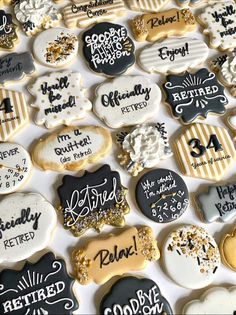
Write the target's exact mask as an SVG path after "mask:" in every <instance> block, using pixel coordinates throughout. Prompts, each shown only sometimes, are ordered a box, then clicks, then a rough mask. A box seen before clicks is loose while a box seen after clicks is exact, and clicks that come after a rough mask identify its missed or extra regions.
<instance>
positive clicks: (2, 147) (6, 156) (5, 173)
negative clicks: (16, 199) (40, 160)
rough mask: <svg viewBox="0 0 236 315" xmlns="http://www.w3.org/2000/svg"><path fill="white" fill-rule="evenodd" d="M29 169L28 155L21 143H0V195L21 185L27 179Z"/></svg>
mask: <svg viewBox="0 0 236 315" xmlns="http://www.w3.org/2000/svg"><path fill="white" fill-rule="evenodd" d="M31 169H32V163H31V159H30V155H29V153H28V152H27V151H26V150H25V149H24V148H23V147H22V146H21V145H19V144H16V143H10V142H4V143H0V195H4V194H9V193H12V192H14V191H16V190H17V189H19V188H20V187H22V186H23V185H24V184H25V183H26V182H27V181H28V179H29V177H30V174H31Z"/></svg>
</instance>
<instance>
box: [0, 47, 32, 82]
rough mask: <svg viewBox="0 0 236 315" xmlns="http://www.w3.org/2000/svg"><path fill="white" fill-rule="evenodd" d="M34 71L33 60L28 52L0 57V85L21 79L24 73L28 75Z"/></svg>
mask: <svg viewBox="0 0 236 315" xmlns="http://www.w3.org/2000/svg"><path fill="white" fill-rule="evenodd" d="M34 71H35V67H34V60H33V57H32V55H31V54H30V53H29V52H25V53H22V54H18V53H12V54H8V55H5V56H3V57H0V86H1V85H4V83H6V82H7V83H10V82H11V81H19V80H22V79H23V78H24V77H25V75H30V74H32V73H33V72H34Z"/></svg>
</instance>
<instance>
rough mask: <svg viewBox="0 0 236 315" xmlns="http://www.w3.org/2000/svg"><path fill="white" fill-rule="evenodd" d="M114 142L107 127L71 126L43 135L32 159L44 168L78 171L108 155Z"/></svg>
mask: <svg viewBox="0 0 236 315" xmlns="http://www.w3.org/2000/svg"><path fill="white" fill-rule="evenodd" d="M111 146H112V140H111V135H110V132H109V131H108V130H106V129H105V128H102V127H96V126H80V127H75V126H71V127H66V128H64V129H62V130H61V131H60V132H55V133H53V134H50V135H49V136H48V137H46V138H45V139H44V140H43V139H40V140H39V142H38V143H37V144H36V145H35V147H34V149H33V152H32V160H33V162H34V163H35V164H36V165H37V166H38V167H39V168H41V169H43V170H52V171H64V170H69V171H78V170H81V169H83V168H85V167H86V165H87V164H88V163H95V162H96V161H98V160H99V159H100V158H102V157H104V156H105V155H106V154H107V153H108V152H109V151H110V149H111Z"/></svg>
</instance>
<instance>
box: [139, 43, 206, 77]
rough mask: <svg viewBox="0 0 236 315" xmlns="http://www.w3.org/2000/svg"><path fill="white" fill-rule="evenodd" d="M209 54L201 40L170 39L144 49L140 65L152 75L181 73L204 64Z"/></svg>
mask: <svg viewBox="0 0 236 315" xmlns="http://www.w3.org/2000/svg"><path fill="white" fill-rule="evenodd" d="M208 52H209V49H208V47H207V45H206V44H205V43H204V42H203V41H201V40H199V39H196V38H195V39H194V38H193V39H191V38H187V37H183V38H179V37H177V38H168V39H165V40H164V41H162V42H161V43H159V42H158V43H154V44H152V45H150V46H147V47H144V48H143V49H142V51H141V53H140V54H139V64H140V66H141V68H142V69H144V70H145V71H147V72H151V73H152V72H158V73H180V72H183V71H186V70H188V69H192V68H195V67H196V66H198V65H199V64H202V63H203V62H204V61H205V60H206V59H207V57H208Z"/></svg>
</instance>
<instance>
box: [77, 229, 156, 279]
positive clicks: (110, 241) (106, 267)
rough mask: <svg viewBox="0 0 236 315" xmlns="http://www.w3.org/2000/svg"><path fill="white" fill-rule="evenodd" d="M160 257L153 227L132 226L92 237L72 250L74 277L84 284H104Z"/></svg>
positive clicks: (140, 268) (139, 268) (143, 266)
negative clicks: (99, 236)
mask: <svg viewBox="0 0 236 315" xmlns="http://www.w3.org/2000/svg"><path fill="white" fill-rule="evenodd" d="M159 258H160V252H159V250H158V247H157V242H156V241H155V239H154V237H153V232H152V229H151V228H149V227H147V226H145V227H141V228H135V227H129V228H127V229H126V230H123V231H122V232H121V233H120V234H118V235H113V234H110V235H108V236H106V237H103V238H96V239H93V240H90V242H89V243H88V244H87V246H86V247H84V248H81V249H77V250H75V251H74V252H73V255H72V259H73V263H74V270H75V276H76V278H77V280H78V281H79V282H80V283H81V284H88V283H90V282H92V281H94V282H95V283H97V284H103V283H105V282H107V281H108V280H109V279H111V278H112V277H113V276H116V275H123V274H124V273H125V272H128V271H138V270H142V269H144V268H145V267H146V265H147V263H148V261H156V260H158V259H159Z"/></svg>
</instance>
